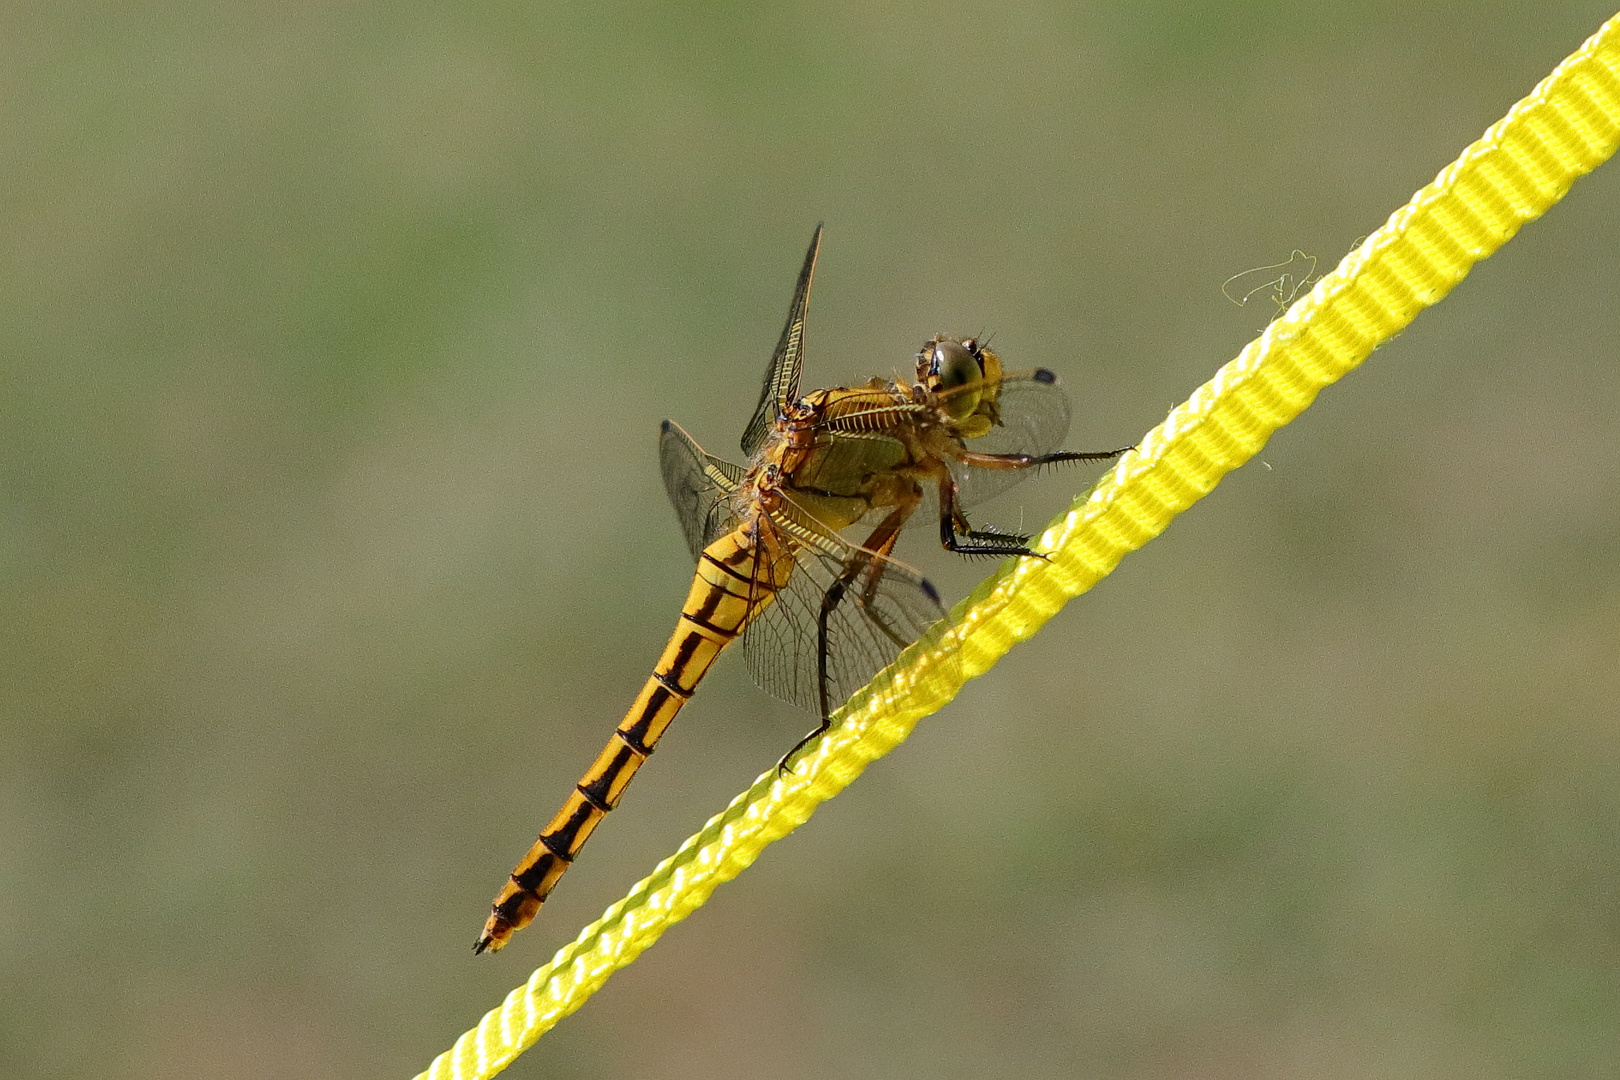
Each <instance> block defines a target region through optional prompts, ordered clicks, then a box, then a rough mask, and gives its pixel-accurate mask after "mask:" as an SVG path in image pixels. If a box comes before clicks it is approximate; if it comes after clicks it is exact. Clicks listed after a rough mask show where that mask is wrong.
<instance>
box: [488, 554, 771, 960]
mask: <svg viewBox="0 0 1620 1080" xmlns="http://www.w3.org/2000/svg"><path fill="white" fill-rule="evenodd" d="M761 547H762V545H759V544H757V543H756V541H755V540H754V539H753V538H752V537H750V536H749V535H748V533H747V532H746V531H745V530H743V529H738V530H736V531H734V532H731V533H728V534H727V535H725V536H723V537H721V538H720V539H718V540H716V541H715V542H714V543H713V544H710V545H709V547H708V548H706V549H705V550H704V552H703V554H702V556H701V557H699V559H698V568H697V573H696V574H695V575H694V576H693V578H692V588H691V590H690V591H689V592H688V593H687V596H686V604H685V605H684V606H683V607H682V608H681V618H680V621H679V622H678V623H677V624H676V627H675V633H674V634H672V635H671V636H670V639H669V644H667V645H666V646H665V647H664V654H663V655H662V656H661V657H659V659H658V664H657V666H656V667H654V668H653V673H652V675H651V676H650V677H649V678H648V679H647V682H646V685H644V686H643V687H642V688H641V693H640V694H638V695H637V696H636V700H635V704H633V705H631V706H630V711H629V712H627V713H626V714H625V716H624V719H623V720H621V721H620V722H619V726H618V729H617V730H615V731H614V732H613V736H612V738H610V739H609V740H608V744H607V746H605V747H603V749H602V752H601V754H599V755H597V758H596V761H595V763H593V764H592V765H591V767H590V768H589V769H587V770H586V771H585V775H584V776H583V777H581V778H580V781H579V783H578V784H576V785H574V791H573V793H572V794H570V795H569V796H568V800H567V801H566V802H564V803H563V806H562V809H561V810H559V811H557V815H556V816H555V817H554V818H552V819H551V823H550V824H549V825H547V826H546V827H545V829H544V830H543V831H542V832H541V833H540V836H539V838H538V839H537V840H535V842H534V846H533V847H531V848H530V849H529V853H528V854H527V855H525V856H524V857H523V859H522V861H520V862H519V863H518V865H517V868H516V869H514V870H513V871H512V875H511V877H510V879H509V880H508V881H507V883H506V885H505V887H504V888H502V889H501V891H500V894H499V895H497V896H496V897H495V903H494V905H493V906H492V908H491V910H490V915H489V919H488V920H487V921H486V922H485V923H484V932H483V934H482V935H481V936H480V937H479V939H478V942H477V944H475V945H474V946H473V951H474V952H484V951H485V950H486V949H487V950H490V951H497V950H499V949H500V948H501V947H502V946H503V945H505V944H506V942H507V941H508V940H510V938H511V937H512V935H513V934H514V933H516V932H517V931H518V930H521V929H522V928H523V927H525V926H527V925H528V924H529V923H530V922H531V921H532V920H533V919H534V917H535V914H536V913H537V912H539V910H540V905H541V904H543V903H545V900H546V897H547V896H549V895H550V894H551V890H552V889H554V888H555V887H556V885H557V882H558V881H559V880H560V879H561V878H562V876H563V874H564V873H566V872H567V870H568V867H569V865H570V864H571V863H572V862H573V861H574V856H576V855H577V854H579V850H580V848H582V847H584V846H585V841H586V840H587V839H589V838H590V835H591V832H592V830H594V829H595V828H596V826H597V825H598V824H599V823H600V822H601V820H602V819H603V818H604V817H606V816H607V814H608V811H610V810H612V809H613V808H614V807H615V806H617V805H618V804H619V799H620V798H621V797H622V796H623V795H624V789H625V788H626V787H628V786H629V784H630V780H631V778H632V777H634V776H635V775H636V770H637V769H639V768H641V763H642V762H644V761H646V760H647V758H648V757H649V756H650V755H651V754H652V752H653V750H654V748H655V747H657V745H658V740H659V739H661V738H662V737H663V735H664V732H665V731H666V730H667V729H668V728H669V725H670V724H671V723H672V722H673V721H674V719H675V714H676V713H678V712H680V711H681V706H683V705H685V704H686V702H687V701H688V700H690V698H691V697H692V694H693V692H694V691H696V689H697V685H698V682H699V681H700V680H701V679H702V678H703V676H704V675H705V674H706V673H707V672H708V670H709V667H710V666H711V665H712V664H713V663H714V661H715V659H716V658H717V657H718V656H719V655H720V652H721V650H723V649H724V648H725V647H726V646H727V645H729V644H730V643H731V642H732V640H733V639H735V638H736V637H737V636H738V635H739V634H741V633H742V631H743V628H744V627H745V626H747V625H748V621H749V620H750V619H751V618H753V616H754V615H756V614H758V613H759V612H760V611H761V610H763V609H764V608H765V606H766V605H767V604H769V603H770V601H771V600H772V599H773V598H774V597H775V596H776V591H777V589H779V588H781V586H782V585H784V584H785V583H786V572H787V570H788V569H790V568H791V565H792V560H791V556H789V555H787V554H781V555H779V556H778V557H777V558H775V559H772V558H770V556H769V555H768V554H767V553H765V552H763V551H761V550H760V549H761Z"/></svg>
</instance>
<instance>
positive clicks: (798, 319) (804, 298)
mask: <svg viewBox="0 0 1620 1080" xmlns="http://www.w3.org/2000/svg"><path fill="white" fill-rule="evenodd" d="M821 229H822V227H821V226H820V225H817V226H816V233H815V235H814V236H812V237H811V238H810V250H809V251H807V252H805V255H804V268H803V269H801V270H800V271H799V283H798V285H796V286H794V289H793V302H792V303H790V304H789V305H788V317H787V325H786V326H784V327H782V338H781V340H780V341H778V342H777V343H776V352H775V353H774V354H773V355H772V356H771V362H770V366H769V367H767V368H766V369H765V384H764V385H763V386H761V387H760V389H759V406H758V408H756V409H755V410H754V418H753V419H752V420H750V421H748V428H747V429H746V430H745V431H744V432H743V437H742V452H743V456H745V457H748V458H752V457H753V456H754V454H755V453H757V452H758V451H759V448H760V447H761V446H763V445H764V444H765V435H766V433H767V432H769V431H770V429H771V424H773V423H775V421H776V414H777V413H778V412H779V411H780V410H781V409H782V407H783V406H785V405H787V404H789V403H790V402H792V401H794V400H796V399H797V398H798V396H799V369H800V368H801V367H802V366H803V364H804V317H805V313H806V312H807V311H808V310H809V307H810V280H811V279H812V278H813V277H815V273H816V255H817V253H819V252H820V251H821Z"/></svg>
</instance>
